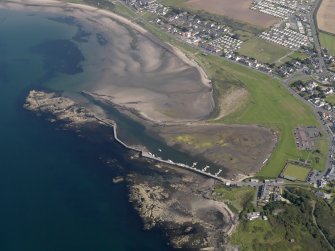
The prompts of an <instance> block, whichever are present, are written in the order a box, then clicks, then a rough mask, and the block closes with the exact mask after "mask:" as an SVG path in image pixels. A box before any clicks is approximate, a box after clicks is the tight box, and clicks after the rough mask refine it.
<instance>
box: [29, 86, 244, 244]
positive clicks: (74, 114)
mask: <svg viewBox="0 0 335 251" xmlns="http://www.w3.org/2000/svg"><path fill="white" fill-rule="evenodd" d="M24 107H25V108H26V109H28V110H30V111H32V112H34V113H36V114H43V115H46V116H47V117H48V118H49V121H58V122H63V123H62V124H63V126H64V127H65V128H67V129H70V130H76V131H78V130H79V131H80V130H82V129H83V128H85V127H87V126H90V127H91V128H93V130H95V129H96V128H98V127H106V123H104V120H100V119H99V117H98V116H97V115H96V114H95V112H93V111H90V110H89V109H87V108H85V107H82V106H80V105H79V104H77V103H76V102H74V101H73V100H72V99H70V98H67V97H62V96H60V95H59V94H56V93H50V92H43V91H34V90H33V91H30V93H29V95H28V97H27V98H26V102H25V104H24ZM100 136H101V135H100ZM97 137H99V135H97ZM131 158H132V159H136V161H138V162H142V163H143V164H144V165H143V166H145V168H144V169H141V170H138V171H134V170H132V171H130V170H129V171H126V172H125V173H124V176H118V177H116V178H115V179H114V180H113V182H114V183H119V182H126V184H127V186H128V188H129V200H130V202H131V203H132V204H133V205H134V208H135V209H136V210H137V211H138V213H139V215H140V216H141V218H142V219H143V223H144V228H145V229H152V228H162V229H164V230H165V231H166V233H167V235H168V236H169V239H170V242H171V245H172V246H173V247H176V248H183V249H184V248H185V249H189V248H191V249H192V250H223V249H224V247H225V244H226V241H227V238H226V237H227V236H228V235H229V234H230V233H231V231H232V229H233V228H234V226H235V225H236V221H237V220H236V216H235V215H234V214H233V213H232V212H231V211H230V210H229V208H228V207H227V206H226V205H225V204H224V203H223V202H219V201H216V200H215V199H214V198H213V196H212V192H213V188H214V186H215V183H216V182H217V181H215V180H213V179H210V178H207V177H203V176H201V175H198V174H195V173H192V172H190V171H187V170H183V169H181V168H178V167H174V166H172V165H168V164H164V163H159V162H157V161H154V160H148V159H143V158H139V157H138V156H137V155H132V156H131ZM107 159H108V158H107ZM106 163H107V164H108V163H112V161H108V160H107V161H106ZM111 165H112V166H113V164H111Z"/></svg>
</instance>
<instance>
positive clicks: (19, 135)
mask: <svg viewBox="0 0 335 251" xmlns="http://www.w3.org/2000/svg"><path fill="white" fill-rule="evenodd" d="M46 17H49V15H46V14H38V15H36V14H32V13H20V12H14V11H6V10H0V118H1V120H0V140H1V142H0V198H1V203H0V250H2V251H7V250H8V251H9V250H11V251H25V250H32V251H39V250H41V251H45V250H48V251H49V250H80V251H83V250H90V251H91V250H96V251H99V250H118V251H119V250H120V251H122V250H127V251H128V250H129V251H130V250H139V251H141V250H148V251H149V250H163V251H164V250H170V248H169V247H168V246H167V245H166V242H167V239H166V237H165V236H164V234H163V233H162V232H160V231H158V230H157V231H143V230H142V228H143V225H142V222H141V220H140V218H139V217H138V216H137V214H136V212H135V211H134V210H133V209H132V207H131V205H130V204H129V202H128V198H127V190H126V187H125V185H124V184H117V185H115V184H113V183H112V178H113V177H114V176H115V175H116V174H115V170H114V169H113V168H112V167H107V166H104V165H103V164H102V163H100V162H99V158H98V157H99V156H100V155H101V153H108V155H109V156H111V157H112V158H114V159H115V160H116V163H118V164H119V165H121V166H124V167H127V168H129V167H132V166H134V165H136V164H135V163H133V162H130V161H129V160H128V159H127V158H126V157H124V152H123V151H122V150H121V149H120V147H119V146H118V145H113V144H112V143H111V144H110V145H108V149H106V145H101V144H94V143H92V142H88V141H85V140H83V139H81V138H78V137H77V136H76V135H73V134H71V133H70V132H64V131H59V130H56V126H51V125H50V124H48V123H47V122H45V121H44V120H43V119H41V118H40V119H39V118H37V117H36V116H35V115H34V114H31V113H29V112H27V111H25V110H24V109H23V108H22V104H23V101H24V98H25V95H26V94H27V92H28V90H29V89H31V88H33V87H36V86H44V87H48V88H52V87H53V86H54V85H56V83H61V84H62V85H63V87H64V86H65V87H67V88H68V89H71V88H73V86H71V84H72V85H76V83H79V82H80V81H82V80H83V79H86V80H89V78H90V76H89V74H88V73H87V72H81V73H80V71H72V69H77V68H76V67H78V62H76V60H75V61H74V62H72V63H71V64H68V65H67V64H65V65H62V64H63V63H64V62H62V60H60V61H57V60H55V61H56V62H58V63H57V64H59V65H58V66H57V65H54V67H53V68H50V67H46V66H47V65H48V64H49V65H50V62H48V61H45V60H46V58H45V55H46V54H48V51H45V52H44V53H41V51H40V52H39V53H37V52H36V51H34V50H32V49H31V48H32V47H34V46H38V45H41V44H43V43H44V42H46V41H50V40H56V39H57V40H62V41H63V42H64V41H69V40H70V39H71V38H73V36H74V35H75V34H76V33H77V31H78V30H77V27H76V26H69V25H66V24H64V23H61V22H54V21H52V20H48V19H46ZM77 38H78V37H77ZM65 43H66V42H65ZM71 43H73V44H76V43H77V42H76V41H75V40H72V42H71ZM58 45H62V44H61V43H60V44H58ZM92 46H93V45H92ZM49 50H50V49H49ZM50 53H51V54H52V53H54V51H53V50H52V49H51V50H50ZM83 54H84V56H85V53H83ZM69 55H71V53H70V54H69ZM51 56H53V57H55V56H57V55H51ZM63 57H64V55H63ZM79 61H81V60H79ZM66 62H68V61H66ZM79 63H80V62H79ZM81 63H85V62H81ZM55 66H57V67H55ZM59 67H60V68H59ZM64 67H65V68H64ZM60 69H63V70H60Z"/></svg>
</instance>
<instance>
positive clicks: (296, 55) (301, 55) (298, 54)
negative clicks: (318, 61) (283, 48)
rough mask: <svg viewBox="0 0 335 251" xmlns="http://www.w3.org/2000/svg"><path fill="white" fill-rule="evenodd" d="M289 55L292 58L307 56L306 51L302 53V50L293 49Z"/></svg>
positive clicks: (301, 58)
mask: <svg viewBox="0 0 335 251" xmlns="http://www.w3.org/2000/svg"><path fill="white" fill-rule="evenodd" d="M289 57H290V58H292V59H300V60H304V59H306V58H308V55H307V54H306V53H303V52H299V51H295V52H293V53H292V54H291V55H290V56H289Z"/></svg>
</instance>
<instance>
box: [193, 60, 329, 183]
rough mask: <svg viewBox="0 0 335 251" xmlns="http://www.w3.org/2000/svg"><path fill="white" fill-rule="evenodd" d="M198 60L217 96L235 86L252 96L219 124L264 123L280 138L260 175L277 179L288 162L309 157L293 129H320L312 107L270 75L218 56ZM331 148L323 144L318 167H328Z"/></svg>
mask: <svg viewBox="0 0 335 251" xmlns="http://www.w3.org/2000/svg"><path fill="white" fill-rule="evenodd" d="M197 60H198V62H200V64H201V65H202V66H203V67H204V69H205V70H206V71H207V72H208V73H209V76H210V78H211V79H212V81H213V83H214V84H215V86H216V88H217V93H218V94H217V95H224V93H225V91H226V90H227V89H229V87H230V86H231V85H234V86H236V85H238V86H244V87H245V88H246V89H247V90H248V91H249V93H250V97H249V100H250V101H249V103H248V104H247V105H244V106H242V107H241V108H240V109H239V110H238V111H237V112H235V113H234V114H231V115H229V116H228V117H225V118H224V119H223V120H220V121H219V122H223V123H231V124H260V125H264V126H266V127H269V128H271V129H272V130H273V131H275V132H277V133H278V134H279V135H280V138H279V141H278V144H277V147H276V149H275V151H274V153H273V154H272V156H271V158H270V159H269V162H268V163H267V164H266V165H265V166H264V168H263V169H262V170H261V171H260V172H259V174H258V175H259V176H263V177H277V176H278V175H279V174H280V173H281V171H282V168H283V166H285V164H286V161H287V160H288V159H299V158H307V156H308V155H309V153H308V152H306V151H300V150H298V149H297V147H296V144H295V139H294V137H293V133H292V130H293V129H294V128H295V127H297V126H299V125H314V126H319V123H318V122H317V120H316V118H315V117H314V114H313V112H312V109H311V108H310V107H309V106H307V105H306V104H304V103H302V102H301V101H299V100H297V99H296V98H295V97H293V95H291V94H290V93H289V92H288V91H287V89H286V88H285V87H284V86H283V85H282V84H281V83H280V82H279V81H278V80H275V79H272V78H270V77H269V76H267V75H264V74H262V73H259V72H257V71H254V70H251V69H248V68H246V67H243V66H240V65H237V64H234V63H230V62H227V61H225V60H223V59H221V58H219V57H215V56H203V55H200V54H198V55H197ZM327 149H328V143H327V141H320V151H321V155H320V156H318V157H320V162H319V163H318V167H315V168H318V169H323V168H324V163H325V158H326V157H325V156H326V153H327ZM314 157H316V153H312V154H310V157H309V158H310V159H313V158H314ZM313 167H314V166H313Z"/></svg>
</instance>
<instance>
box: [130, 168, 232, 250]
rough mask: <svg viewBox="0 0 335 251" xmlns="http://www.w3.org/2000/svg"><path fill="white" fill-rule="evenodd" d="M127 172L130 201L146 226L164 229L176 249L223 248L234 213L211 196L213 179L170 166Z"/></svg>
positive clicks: (147, 227)
mask: <svg viewBox="0 0 335 251" xmlns="http://www.w3.org/2000/svg"><path fill="white" fill-rule="evenodd" d="M151 166H152V165H150V167H148V169H151V171H150V175H146V174H140V173H132V174H131V175H128V178H127V182H128V184H129V191H130V195H129V197H130V201H131V202H132V203H133V204H134V207H135V209H136V210H137V211H138V212H139V214H140V215H141V217H142V219H143V221H144V224H145V228H146V229H150V228H154V227H159V228H163V229H164V230H165V231H166V232H167V234H168V236H169V239H170V241H171V244H172V245H173V246H174V247H176V248H191V249H194V250H224V247H225V244H226V235H228V234H229V233H230V231H231V229H232V228H233V227H234V226H235V223H236V222H235V221H236V218H235V215H234V214H233V213H232V212H231V211H230V210H229V208H227V207H226V205H225V204H224V203H222V202H219V201H215V200H214V199H212V198H211V197H208V196H210V194H211V190H212V188H213V185H214V181H213V180H210V179H208V178H204V177H201V176H199V175H197V174H193V173H190V172H187V171H184V170H178V169H175V168H174V167H171V166H167V165H159V166H160V167H159V169H157V168H153V167H151Z"/></svg>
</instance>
